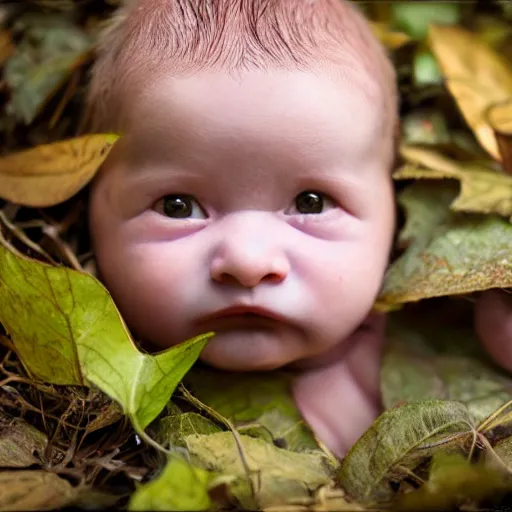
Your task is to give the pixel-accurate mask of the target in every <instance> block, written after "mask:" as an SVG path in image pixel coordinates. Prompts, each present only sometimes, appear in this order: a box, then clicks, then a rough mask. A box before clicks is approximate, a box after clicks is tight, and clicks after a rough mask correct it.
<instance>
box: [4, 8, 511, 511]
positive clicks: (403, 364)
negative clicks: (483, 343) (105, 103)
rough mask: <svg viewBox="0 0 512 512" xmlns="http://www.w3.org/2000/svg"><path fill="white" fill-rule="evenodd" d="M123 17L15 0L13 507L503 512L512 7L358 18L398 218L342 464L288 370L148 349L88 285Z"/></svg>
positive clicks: (11, 62)
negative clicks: (475, 310)
mask: <svg viewBox="0 0 512 512" xmlns="http://www.w3.org/2000/svg"><path fill="white" fill-rule="evenodd" d="M117 4H118V2H117V1H114V0H111V1H107V0H81V1H73V0H32V1H26V2H16V3H13V4H7V5H4V4H2V5H0V68H1V72H2V75H1V79H0V108H1V111H0V152H1V155H0V198H1V199H0V360H1V363H0V402H1V405H2V411H1V413H0V461H1V462H0V466H1V468H2V470H1V471H0V510H41V509H46V510H51V509H57V508H63V507H68V506H76V507H83V508H107V507H117V508H119V507H123V508H128V509H131V510H210V509H214V510H215V509H221V508H244V509H266V510H277V509H280V510H281V509H286V510H291V511H295V510H297V511H302V510H318V511H320V510H368V509H375V508H379V509H384V508H391V509H393V510H398V509H404V510H405V509H406V510H412V509H422V510H424V509H427V508H430V509H435V508H441V509H447V508H459V509H466V510H470V509H472V510H474V509H475V508H477V507H492V506H503V505H504V504H507V503H510V501H511V499H510V495H511V493H512V378H511V377H510V376H509V375H507V374H506V373H504V372H502V371H501V370H499V369H498V368H497V367H496V366H494V365H493V364H492V362H490V361H489V359H488V357H487V356H486V354H485V353H483V351H482V349H481V348H480V346H479V344H478V343H477V341H476V340H475V337H474V334H473V332H472V327H471V326H472V311H471V308H472V301H473V300H474V297H475V293H478V292H481V291H483V290H486V289H489V288H503V289H505V290H506V289H508V288H510V287H511V286H512V257H511V256H510V255H509V251H510V247H512V225H511V223H510V221H511V219H512V23H511V21H512V4H511V3H510V2H508V1H503V0H501V1H500V0H494V1H492V0H487V1H485V2H477V1H470V0H469V1H467V2H462V3H452V2H446V3H438V2H413V1H409V2H400V3H398V2H397V3H392V2H389V3H386V2H374V3H363V2H361V4H360V7H361V8H362V9H363V10H364V11H365V12H366V15H367V16H368V18H369V19H370V20H372V25H373V28H374V30H375V31H376V33H377V35H378V36H379V37H380V38H381V40H382V42H383V43H384V44H385V45H386V46H387V47H388V48H389V51H390V54H391V56H392V58H393V60H394V63H395V66H396V69H397V74H398V77H399V84H400V92H401V117H402V143H401V147H400V162H399V165H398V168H397V170H396V172H395V174H394V178H395V179H396V189H397V198H398V203H399V205H400V206H401V208H402V215H403V218H402V222H401V223H400V232H399V234H398V237H397V242H396V248H395V258H394V262H393V263H392V264H391V266H390V268H389V270H388V272H387V275H386V279H385V283H384V286H383V290H382V293H381V295H380V297H379V299H378V302H377V304H376V307H377V308H379V309H381V310H386V311H393V312H392V313H390V325H389V329H388V343H387V346H386V352H385V356H384V361H383V367H382V378H381V381H382V382H381V389H382V397H383V402H384V406H385V408H386V411H385V412H384V413H383V414H382V415H381V416H380V417H379V418H378V419H377V420H376V421H375V422H374V424H373V425H372V427H371V428H370V429H369V430H368V431H367V432H366V433H365V434H364V435H363V436H362V437H361V439H360V440H359V441H358V442H357V443H356V445H355V446H354V447H353V448H352V449H351V451H350V452H349V453H348V455H347V456H346V457H345V458H344V459H343V460H342V461H339V460H336V459H335V458H334V457H333V456H332V454H330V453H329V452H328V451H327V450H326V449H325V447H323V446H321V444H319V443H318V442H317V440H316V439H315V437H314V436H313V435H312V433H311V431H310V430H309V428H308V427H307V425H305V423H304V421H303V420H302V418H301V416H300V415H299V413H298V411H297V410H296V408H295V407H294V404H293V401H292V399H291V396H290V394H289V382H290V376H289V375H288V374H286V373H285V372H273V373H270V374H245V375H233V374H224V373H222V372H218V371H215V370H212V369H209V368H205V367H202V366H200V365H198V364H195V363H196V360H197V357H198V355H199V353H200V351H201V349H202V348H203V347H204V345H205V343H206V342H207V339H208V336H201V337H198V338H196V339H193V340H189V341H187V342H185V343H183V344H181V345H179V346H177V347H174V348H172V349H170V350H168V351H166V352H163V353H161V354H158V355H156V356H152V355H149V354H146V353H143V352H142V351H140V350H139V349H138V348H137V347H136V345H135V342H134V340H133V339H132V338H131V336H130V334H129V333H128V332H127V330H126V328H125V325H124V323H123V321H122V319H121V317H120V315H119V313H118V311H117V309H116V307H115V305H114V304H113V302H112V300H111V298H110V296H109V294H108V292H107V290H106V289H105V288H104V287H103V286H102V285H101V283H100V282H99V281H98V280H97V279H96V278H95V267H94V257H93V254H92V253H91V251H90V247H89V242H88V236H87V226H86V221H85V219H86V205H87V184H88V182H89V181H90V180H91V179H92V177H93V176H94V174H95V173H96V172H97V170H98V167H99V166H100V165H101V163H102V162H103V160H104V159H105V158H106V156H107V155H108V152H109V151H110V148H111V147H112V145H113V144H114V143H115V141H116V139H117V136H115V135H112V134H93V135H84V134H83V133H82V128H81V126H82V123H81V120H82V118H83V115H84V92H85V89H86V86H87V78H88V71H89V69H90V66H91V63H92V61H93V59H94V45H95V43H96V42H97V40H98V34H99V31H100V29H101V27H102V26H103V25H105V23H107V22H108V19H109V16H110V15H111V14H112V12H113V11H114V9H115V7H116V5H117ZM426 299H428V300H426ZM348 413H350V411H348Z"/></svg>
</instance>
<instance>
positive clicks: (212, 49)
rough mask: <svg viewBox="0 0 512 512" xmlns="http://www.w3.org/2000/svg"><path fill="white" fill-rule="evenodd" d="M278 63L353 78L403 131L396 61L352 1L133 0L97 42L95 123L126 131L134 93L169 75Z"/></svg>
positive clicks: (390, 126) (91, 118)
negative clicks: (128, 106) (128, 105)
mask: <svg viewBox="0 0 512 512" xmlns="http://www.w3.org/2000/svg"><path fill="white" fill-rule="evenodd" d="M272 68H274V69H275V68H284V69H295V70H307V69H308V68H324V69H329V70H331V71H332V70H333V69H336V70H337V74H338V75H341V76H349V77H351V78H352V77H353V76H355V77H356V79H359V80H360V82H361V86H362V88H363V89H365V90H366V91H367V92H368V93H369V94H371V95H372V96H373V97H374V98H375V101H376V108H381V109H383V112H384V116H385V117H384V124H385V125H386V126H384V127H383V128H384V129H385V130H386V132H387V133H390V132H391V131H393V130H395V129H396V124H397V105H396V103H397V92H396V85H395V74H394V69H393V66H392V65H391V63H390V62H389V60H388V58H387V56H386V53H385V50H384V49H383V48H382V47H381V45H380V44H379V42H378V41H377V40H376V38H375V37H374V36H373V34H372V31H371V28H370V27H369V25H368V23H367V22H366V20H365V19H364V17H363V16H362V15H361V14H360V13H359V12H357V11H356V9H355V8H354V7H353V6H352V5H350V4H349V2H347V1H346V0H125V5H124V6H123V7H121V8H120V9H119V11H118V12H117V14H116V15H115V16H114V17H113V19H112V21H111V23H110V26H109V27H108V28H107V30H106V31H105V33H104V35H103V37H102V40H101V43H100V45H99V47H98V53H97V59H96V62H95V64H94V67H93V71H92V79H91V84H90V89H89V98H88V105H89V109H88V127H89V128H90V129H91V130H93V131H107V130H121V129H122V128H121V126H120V119H121V117H120V116H121V115H122V109H123V106H124V104H125V103H126V98H127V97H129V96H130V94H131V93H134V92H137V91H140V90H141V89H142V88H143V87H144V85H145V84H147V83H148V80H151V77H153V78H154V77H156V76H158V75H159V74H162V73H172V74H175V75H176V76H184V75H187V74H191V73H194V72H197V71H201V70H204V69H223V70H226V71H227V72H236V71H240V70H245V69H264V70H265V69H272Z"/></svg>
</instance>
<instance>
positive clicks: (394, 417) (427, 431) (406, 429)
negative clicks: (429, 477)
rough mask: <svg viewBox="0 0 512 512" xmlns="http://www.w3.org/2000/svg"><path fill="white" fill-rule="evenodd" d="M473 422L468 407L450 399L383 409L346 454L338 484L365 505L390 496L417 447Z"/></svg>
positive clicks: (467, 430)
mask: <svg viewBox="0 0 512 512" xmlns="http://www.w3.org/2000/svg"><path fill="white" fill-rule="evenodd" d="M473 424H474V418H473V417H472V415H471V414H470V412H469V411H468V410H467V408H466V407H465V406H464V405H463V404H461V403H458V402H452V401H444V400H420V401H415V402H409V403H406V404H404V405H402V406H401V407H395V408H393V409H390V410H388V411H385V412H384V413H383V414H382V415H381V416H379V418H377V420H376V421H375V422H374V423H373V425H372V426H371V427H370V428H369V429H368V430H367V431H366V432H365V433H364V434H363V436H362V437H361V438H360V439H359V440H358V441H357V443H356V444H355V445H354V446H353V447H352V449H351V450H350V451H349V452H348V454H347V456H346V457H345V459H344V460H343V462H342V466H341V471H340V483H341V485H342V487H343V489H345V490H346V491H347V492H348V493H349V494H350V495H351V496H352V497H353V498H355V499H356V500H358V501H359V502H361V503H370V502H374V501H386V500H390V499H391V498H392V496H393V492H392V490H391V488H390V486H389V481H390V480H393V479H395V480H396V479H397V478H400V475H401V478H403V477H404V476H405V475H407V474H408V471H407V470H408V469H411V468H408V466H410V465H411V462H410V460H408V459H410V458H411V456H412V455H414V451H415V450H416V449H418V448H420V447H421V446H422V445H424V444H425V443H427V442H428V441H431V440H432V439H435V438H437V437H438V436H439V435H441V434H443V435H448V434H451V433H454V432H455V433H459V432H460V433H466V432H470V431H471V430H472V428H473ZM426 455H428V453H426ZM412 460H414V465H417V464H418V460H417V459H415V458H412ZM404 468H405V472H404Z"/></svg>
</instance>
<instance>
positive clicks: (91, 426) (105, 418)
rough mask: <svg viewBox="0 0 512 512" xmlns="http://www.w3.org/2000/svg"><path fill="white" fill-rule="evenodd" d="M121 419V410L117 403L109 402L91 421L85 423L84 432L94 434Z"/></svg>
mask: <svg viewBox="0 0 512 512" xmlns="http://www.w3.org/2000/svg"><path fill="white" fill-rule="evenodd" d="M122 417H123V410H122V408H121V407H120V405H119V404H118V403H117V402H111V403H109V404H108V405H106V406H105V407H103V408H102V409H101V410H100V411H99V412H98V414H97V415H96V416H95V417H94V419H93V420H91V421H89V422H88V423H87V426H86V427H85V430H86V431H87V432H94V431H95V430H99V429H101V428H105V427H108V426H110V425H112V424H114V423H116V422H117V421H119V420H120V419H121V418H122Z"/></svg>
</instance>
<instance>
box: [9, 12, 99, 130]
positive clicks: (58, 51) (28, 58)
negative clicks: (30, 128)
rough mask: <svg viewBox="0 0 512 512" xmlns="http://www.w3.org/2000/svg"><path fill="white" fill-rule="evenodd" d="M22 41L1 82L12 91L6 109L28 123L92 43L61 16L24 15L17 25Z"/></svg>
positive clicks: (77, 63) (79, 61) (82, 58)
mask: <svg viewBox="0 0 512 512" xmlns="http://www.w3.org/2000/svg"><path fill="white" fill-rule="evenodd" d="M22 27H23V28H24V29H25V30H24V37H23V40H22V41H21V42H20V43H18V45H17V46H16V51H15V54H14V55H13V56H12V57H11V58H10V59H9V60H8V61H7V63H6V65H5V72H4V73H5V74H4V76H5V80H6V81H7V83H8V85H9V86H10V88H11V90H12V97H11V101H10V102H9V104H8V106H7V108H8V111H9V112H11V113H13V114H14V115H15V116H16V117H17V118H18V119H20V120H22V121H24V122H25V124H29V123H31V122H32V121H33V120H34V118H35V117H36V115H37V114H38V113H39V111H40V110H41V108H42V107H43V106H44V104H45V103H46V102H47V101H48V99H49V98H50V96H51V95H52V94H53V93H54V92H55V91H56V89H57V88H58V86H59V85H60V84H62V83H63V82H64V81H65V80H66V79H67V78H68V77H69V76H70V74H71V72H72V71H73V69H75V68H76V67H77V66H78V65H79V64H80V63H81V61H83V60H84V59H85V55H86V53H87V52H88V51H89V50H90V48H91V45H92V39H91V38H90V37H89V36H88V35H87V34H86V33H85V32H83V31H82V30H81V29H80V28H78V27H77V26H76V25H75V24H74V23H73V22H72V21H71V20H70V19H67V18H65V17H64V16H51V15H48V14H39V15H37V14H28V15H26V16H24V17H23V18H21V19H20V20H18V21H17V25H16V27H15V28H16V30H20V29H21V28H22Z"/></svg>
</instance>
